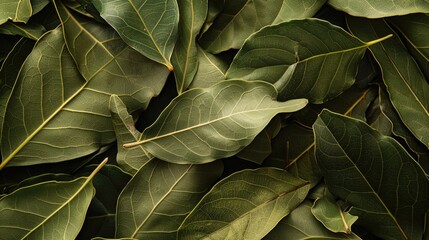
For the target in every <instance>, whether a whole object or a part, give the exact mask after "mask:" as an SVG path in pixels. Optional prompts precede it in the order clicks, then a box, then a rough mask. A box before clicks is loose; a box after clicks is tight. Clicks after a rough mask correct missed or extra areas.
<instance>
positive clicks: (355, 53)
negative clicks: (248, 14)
mask: <svg viewBox="0 0 429 240" xmlns="http://www.w3.org/2000/svg"><path fill="white" fill-rule="evenodd" d="M375 42H376V41H375ZM375 42H371V43H363V42H361V41H360V40H358V39H356V38H354V37H352V36H351V35H350V34H348V33H347V32H346V31H344V30H343V29H341V28H339V27H337V26H334V25H332V24H330V23H329V22H327V21H324V20H319V19H305V20H293V21H289V22H285V23H281V24H278V25H273V26H269V27H266V28H263V29H262V30H260V31H258V32H257V33H255V34H254V35H252V36H251V37H250V38H249V39H247V41H246V42H245V44H244V46H243V48H242V49H240V51H239V52H238V53H237V55H236V56H235V58H234V60H233V62H232V63H231V66H230V68H229V69H228V71H227V73H226V76H227V78H234V79H248V80H251V79H258V80H264V81H267V82H270V83H273V84H275V86H276V88H277V90H278V91H279V99H280V100H285V99H290V98H300V97H305V98H307V99H309V101H310V102H312V103H323V102H325V101H327V100H329V99H331V98H333V97H336V96H337V95H339V94H340V93H342V92H343V91H344V90H346V89H347V88H349V87H350V86H351V85H352V84H353V83H354V81H355V76H356V73H357V69H358V62H359V61H360V60H361V58H362V57H363V55H364V53H365V50H366V48H367V47H368V46H369V45H371V44H374V43H375Z"/></svg>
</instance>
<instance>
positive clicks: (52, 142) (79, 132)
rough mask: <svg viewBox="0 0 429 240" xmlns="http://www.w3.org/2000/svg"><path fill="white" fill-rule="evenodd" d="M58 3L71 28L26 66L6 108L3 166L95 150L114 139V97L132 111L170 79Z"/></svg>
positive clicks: (55, 35) (40, 46)
mask: <svg viewBox="0 0 429 240" xmlns="http://www.w3.org/2000/svg"><path fill="white" fill-rule="evenodd" d="M56 4H57V10H58V13H59V15H60V17H61V20H62V22H63V25H64V29H61V28H58V29H56V30H54V31H52V32H50V33H49V34H45V35H44V37H43V38H42V39H41V40H39V41H38V43H37V45H36V46H35V48H34V50H33V52H32V53H31V54H30V55H29V56H28V57H27V59H26V61H25V62H24V64H23V66H22V68H21V71H20V74H19V75H18V77H17V80H16V81H17V83H16V84H15V87H14V89H13V91H12V95H11V97H10V99H9V101H8V105H7V108H6V115H5V121H4V125H3V131H2V143H4V144H2V146H1V147H2V148H1V153H2V156H3V162H2V164H1V165H0V168H2V167H4V166H5V165H6V164H8V163H9V162H10V165H15V166H16V165H30V164H38V163H47V162H59V161H65V160H69V159H74V158H78V157H82V156H85V155H88V154H90V153H93V152H96V151H97V150H98V149H99V148H100V147H101V146H103V145H105V144H108V143H112V142H113V141H114V140H115V138H114V131H113V127H112V123H111V119H110V112H109V107H108V102H109V97H110V95H111V94H118V95H119V96H121V97H122V98H123V99H124V101H125V102H127V103H128V104H129V108H130V111H136V110H138V109H142V108H145V107H146V106H147V104H148V103H149V100H150V99H151V98H152V97H153V96H155V95H157V94H158V93H159V92H160V91H161V89H162V87H163V85H164V83H165V80H166V77H167V75H168V71H167V69H165V68H164V67H163V66H162V65H160V64H157V63H155V62H152V61H150V60H149V59H147V58H145V57H143V56H142V55H141V54H139V53H138V52H136V51H135V50H132V49H131V48H129V47H128V46H127V45H126V44H125V43H123V42H122V40H121V39H120V38H119V36H117V35H116V34H115V33H114V31H113V30H111V29H108V28H105V26H104V25H100V24H99V23H96V22H94V21H91V20H88V19H83V18H80V17H79V16H73V15H72V14H71V13H70V12H69V11H68V10H67V9H66V8H65V7H64V6H63V5H62V4H61V3H60V2H56ZM62 31H64V36H63V34H62ZM64 39H65V40H66V41H65V42H64ZM66 46H67V47H66ZM77 46H79V47H77ZM68 50H70V53H69V51H68ZM74 61H75V62H76V65H75V62H74ZM87 63H91V64H87ZM76 66H77V68H76ZM149 69H150V70H153V72H152V74H150V75H149V74H148V72H149V71H148V70H149ZM78 70H79V71H78ZM81 75H82V76H83V77H82V76H81ZM21 116H22V117H21ZM64 136H68V137H67V138H64Z"/></svg>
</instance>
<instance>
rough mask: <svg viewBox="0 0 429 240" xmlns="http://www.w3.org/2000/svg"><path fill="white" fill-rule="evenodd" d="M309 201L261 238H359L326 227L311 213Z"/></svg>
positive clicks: (298, 239) (303, 239) (296, 239)
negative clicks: (334, 231)
mask: <svg viewBox="0 0 429 240" xmlns="http://www.w3.org/2000/svg"><path fill="white" fill-rule="evenodd" d="M311 205H312V204H311V202H310V201H307V200H306V201H304V202H303V203H301V205H299V206H298V207H297V208H295V209H294V210H293V211H292V212H291V213H290V214H289V215H288V216H286V217H285V218H283V219H282V220H281V221H280V222H279V224H277V226H276V227H275V228H274V229H273V230H272V231H271V232H270V233H269V234H268V235H267V236H266V237H264V238H263V239H264V240H279V239H293V240H309V239H315V240H316V239H330V240H344V239H355V240H357V239H360V238H359V237H358V236H356V235H355V234H353V233H352V234H344V233H333V232H331V231H329V230H328V229H326V228H325V227H324V226H323V225H322V224H321V223H320V222H319V221H317V220H316V218H314V216H313V214H312V213H311Z"/></svg>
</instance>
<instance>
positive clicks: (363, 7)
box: [328, 0, 429, 18]
mask: <svg viewBox="0 0 429 240" xmlns="http://www.w3.org/2000/svg"><path fill="white" fill-rule="evenodd" d="M328 3H329V4H330V5H331V6H333V7H334V8H336V9H338V10H341V11H344V12H346V13H348V14H350V15H353V16H360V17H366V18H382V17H388V16H397V15H406V14H410V13H417V12H429V2H428V1H426V0H408V1H402V0H391V1H384V0H362V1H355V0H328Z"/></svg>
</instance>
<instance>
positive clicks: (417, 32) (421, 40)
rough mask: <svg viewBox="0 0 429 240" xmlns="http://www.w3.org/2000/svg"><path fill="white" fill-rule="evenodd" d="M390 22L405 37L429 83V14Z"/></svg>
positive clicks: (397, 18) (408, 16) (414, 15)
mask: <svg viewBox="0 0 429 240" xmlns="http://www.w3.org/2000/svg"><path fill="white" fill-rule="evenodd" d="M388 21H389V22H390V23H393V25H394V26H395V27H396V28H397V29H398V30H399V31H400V33H401V35H402V36H404V38H405V41H406V44H407V46H408V49H409V50H410V53H411V54H412V55H413V57H414V59H415V60H416V61H417V63H418V64H419V66H420V69H421V70H422V72H423V73H424V74H425V76H426V79H427V80H428V81H429V48H428V39H429V14H411V15H407V16H401V17H395V18H390V19H388Z"/></svg>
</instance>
